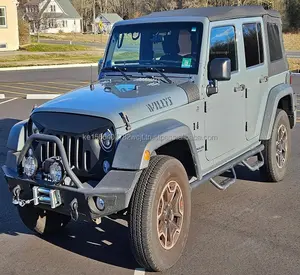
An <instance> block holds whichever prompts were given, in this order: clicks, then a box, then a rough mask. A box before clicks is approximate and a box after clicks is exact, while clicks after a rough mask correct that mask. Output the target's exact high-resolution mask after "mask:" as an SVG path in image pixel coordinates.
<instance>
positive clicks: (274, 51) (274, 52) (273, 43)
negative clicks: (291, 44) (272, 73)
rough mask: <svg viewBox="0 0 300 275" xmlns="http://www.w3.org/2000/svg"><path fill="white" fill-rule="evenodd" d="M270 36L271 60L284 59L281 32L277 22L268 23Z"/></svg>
mask: <svg viewBox="0 0 300 275" xmlns="http://www.w3.org/2000/svg"><path fill="white" fill-rule="evenodd" d="M267 30H268V38H269V47H270V59H271V62H273V61H277V60H280V59H282V57H283V56H282V48H281V41H280V33H279V28H278V25H277V24H273V23H268V24H267Z"/></svg>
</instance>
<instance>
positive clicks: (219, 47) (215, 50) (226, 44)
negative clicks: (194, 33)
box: [209, 26, 238, 72]
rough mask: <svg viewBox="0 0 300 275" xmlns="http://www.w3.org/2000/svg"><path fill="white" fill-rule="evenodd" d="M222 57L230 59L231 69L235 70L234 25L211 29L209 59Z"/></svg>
mask: <svg viewBox="0 0 300 275" xmlns="http://www.w3.org/2000/svg"><path fill="white" fill-rule="evenodd" d="M224 57H227V58H229V59H230V60H231V71H232V72H234V71H237V70H238V58H237V44H236V33H235V28H234V26H222V27H215V28H213V29H212V30H211V35H210V52H209V61H211V60H213V59H215V58H224Z"/></svg>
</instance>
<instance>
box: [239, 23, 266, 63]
mask: <svg viewBox="0 0 300 275" xmlns="http://www.w3.org/2000/svg"><path fill="white" fill-rule="evenodd" d="M243 37H244V45H245V59H246V67H247V68H249V67H252V66H255V65H259V64H261V63H263V62H264V50H263V49H264V47H263V42H262V41H263V40H262V31H261V24H260V23H249V24H244V25H243Z"/></svg>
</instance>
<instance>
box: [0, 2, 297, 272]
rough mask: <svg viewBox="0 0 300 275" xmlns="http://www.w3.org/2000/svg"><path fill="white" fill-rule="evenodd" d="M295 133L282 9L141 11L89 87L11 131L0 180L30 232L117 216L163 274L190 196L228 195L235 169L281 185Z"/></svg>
mask: <svg viewBox="0 0 300 275" xmlns="http://www.w3.org/2000/svg"><path fill="white" fill-rule="evenodd" d="M295 124H296V99H295V94H294V92H293V89H292V87H291V74H290V72H289V70H288V64H287V60H286V55H285V51H284V46H283V40H282V26H281V19H280V15H279V13H277V12H276V11H270V10H265V9H264V8H262V7H259V6H245V7H220V8H201V9H185V10H175V11H167V12H159V13H152V14H150V15H147V16H143V17H141V18H138V19H133V20H125V21H122V22H118V23H116V24H115V26H114V28H113V31H112V34H111V36H110V39H109V42H108V46H107V48H106V53H105V57H104V59H103V61H101V62H100V66H99V79H98V80H97V81H96V82H94V83H92V84H91V85H90V86H88V87H84V88H80V89H78V90H75V91H73V92H70V93H67V94H65V95H62V96H60V97H58V98H56V99H54V100H51V101H49V102H47V103H45V104H43V105H41V106H40V107H37V108H35V109H34V110H33V111H32V113H31V115H30V118H29V119H28V120H26V121H22V122H19V123H17V124H16V125H15V126H13V127H12V129H11V132H10V134H9V138H8V143H7V146H8V149H9V151H8V154H7V160H6V164H5V165H4V166H3V171H4V173H5V177H6V180H7V183H8V186H9V190H10V191H11V192H12V195H13V203H14V204H15V205H17V207H18V210H19V214H20V217H21V219H22V221H23V222H24V224H25V225H26V226H27V227H28V228H30V229H32V230H35V231H36V232H38V233H39V234H41V235H44V234H48V233H58V232H59V231H60V230H61V229H62V228H63V227H64V226H65V225H66V224H67V223H68V222H69V221H70V220H71V219H73V220H75V221H77V220H88V221H93V222H96V223H99V222H100V221H101V217H104V216H110V215H119V216H121V217H124V218H126V217H128V220H129V232H130V241H131V246H132V251H133V254H134V256H135V258H136V260H137V262H138V263H139V264H140V265H141V266H143V267H144V268H146V269H147V270H153V271H162V270H165V269H168V268H170V267H171V266H173V265H174V264H175V263H176V262H177V260H178V259H179V257H180V256H181V254H182V252H183V249H184V247H185V244H186V241H187V238H188V231H189V226H190V219H191V204H192V203H191V190H192V189H194V188H196V187H198V186H199V185H200V184H202V183H205V182H207V181H210V182H211V183H212V184H213V185H214V186H215V187H217V188H218V189H221V190H224V189H226V188H228V187H229V186H230V185H231V184H233V183H234V182H235V180H236V172H235V167H236V166H237V165H243V166H245V167H247V168H249V169H250V170H251V171H255V170H260V171H261V173H262V176H264V178H265V179H266V180H268V181H272V182H278V181H281V180H282V179H283V178H284V176H285V174H286V171H287V166H288V162H289V160H290V156H291V129H292V128H293V127H294V126H295ZM249 158H251V161H249ZM225 172H227V173H226V174H227V176H228V177H227V178H226V177H221V179H220V178H219V177H218V178H217V179H216V177H217V176H219V175H222V174H223V176H224V173H225ZM228 172H230V173H231V176H230V174H229V175H228Z"/></svg>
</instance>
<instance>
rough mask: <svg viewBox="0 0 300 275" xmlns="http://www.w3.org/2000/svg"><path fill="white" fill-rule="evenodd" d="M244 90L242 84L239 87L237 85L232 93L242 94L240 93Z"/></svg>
mask: <svg viewBox="0 0 300 275" xmlns="http://www.w3.org/2000/svg"><path fill="white" fill-rule="evenodd" d="M245 88H246V86H245V85H244V84H241V85H239V86H237V87H234V91H235V92H242V91H244V90H245Z"/></svg>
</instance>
